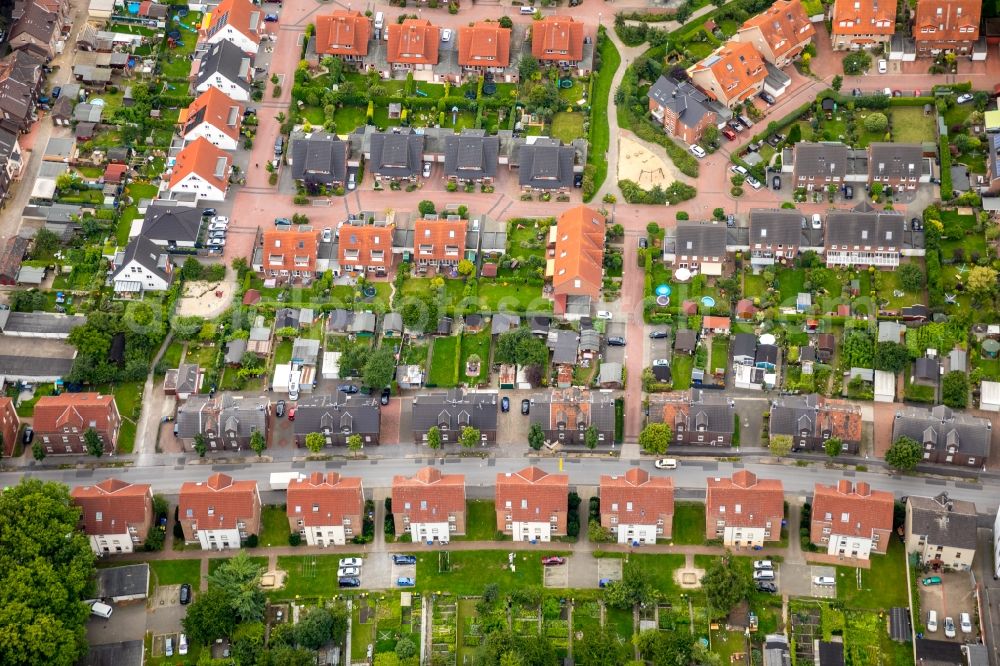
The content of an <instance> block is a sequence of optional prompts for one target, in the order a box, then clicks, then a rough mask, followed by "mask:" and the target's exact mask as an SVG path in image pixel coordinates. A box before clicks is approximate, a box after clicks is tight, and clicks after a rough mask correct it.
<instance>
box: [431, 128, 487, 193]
mask: <svg viewBox="0 0 1000 666" xmlns="http://www.w3.org/2000/svg"><path fill="white" fill-rule="evenodd" d="M444 150H445V152H444V175H445V178H447V179H448V180H449V181H451V182H455V183H461V184H466V183H481V184H483V185H492V184H493V180H494V179H495V178H496V175H497V165H498V164H499V161H498V160H499V155H500V138H499V137H496V136H487V135H486V130H482V129H471V128H469V129H463V130H462V132H461V133H460V134H455V135H453V136H448V137H445V149H444Z"/></svg>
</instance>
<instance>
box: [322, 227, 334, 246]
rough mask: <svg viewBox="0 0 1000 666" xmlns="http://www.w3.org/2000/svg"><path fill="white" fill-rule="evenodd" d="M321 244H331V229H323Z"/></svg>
mask: <svg viewBox="0 0 1000 666" xmlns="http://www.w3.org/2000/svg"><path fill="white" fill-rule="evenodd" d="M323 242H324V243H330V242H333V229H332V228H331V227H324V228H323Z"/></svg>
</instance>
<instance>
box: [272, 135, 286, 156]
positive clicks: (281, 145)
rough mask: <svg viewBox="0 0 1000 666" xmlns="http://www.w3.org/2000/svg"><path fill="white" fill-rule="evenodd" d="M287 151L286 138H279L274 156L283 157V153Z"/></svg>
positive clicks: (275, 141)
mask: <svg viewBox="0 0 1000 666" xmlns="http://www.w3.org/2000/svg"><path fill="white" fill-rule="evenodd" d="M284 151H285V137H283V136H279V137H278V138H277V139H275V140H274V156H275V157H281V153H283V152H284Z"/></svg>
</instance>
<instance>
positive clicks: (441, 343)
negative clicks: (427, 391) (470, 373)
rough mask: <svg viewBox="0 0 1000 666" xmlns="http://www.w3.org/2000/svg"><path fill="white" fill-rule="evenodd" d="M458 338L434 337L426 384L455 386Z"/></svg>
mask: <svg viewBox="0 0 1000 666" xmlns="http://www.w3.org/2000/svg"><path fill="white" fill-rule="evenodd" d="M458 353H459V338H458V337H456V336H448V337H444V338H434V347H433V350H432V352H431V369H430V374H429V376H428V377H427V383H428V385H431V384H433V385H434V386H440V387H452V386H455V384H456V383H457V382H456V377H457V376H458V372H457V371H458Z"/></svg>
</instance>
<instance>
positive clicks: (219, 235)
mask: <svg viewBox="0 0 1000 666" xmlns="http://www.w3.org/2000/svg"><path fill="white" fill-rule="evenodd" d="M208 237H209V238H225V237H226V230H225V229H223V230H222V231H210V232H208Z"/></svg>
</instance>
